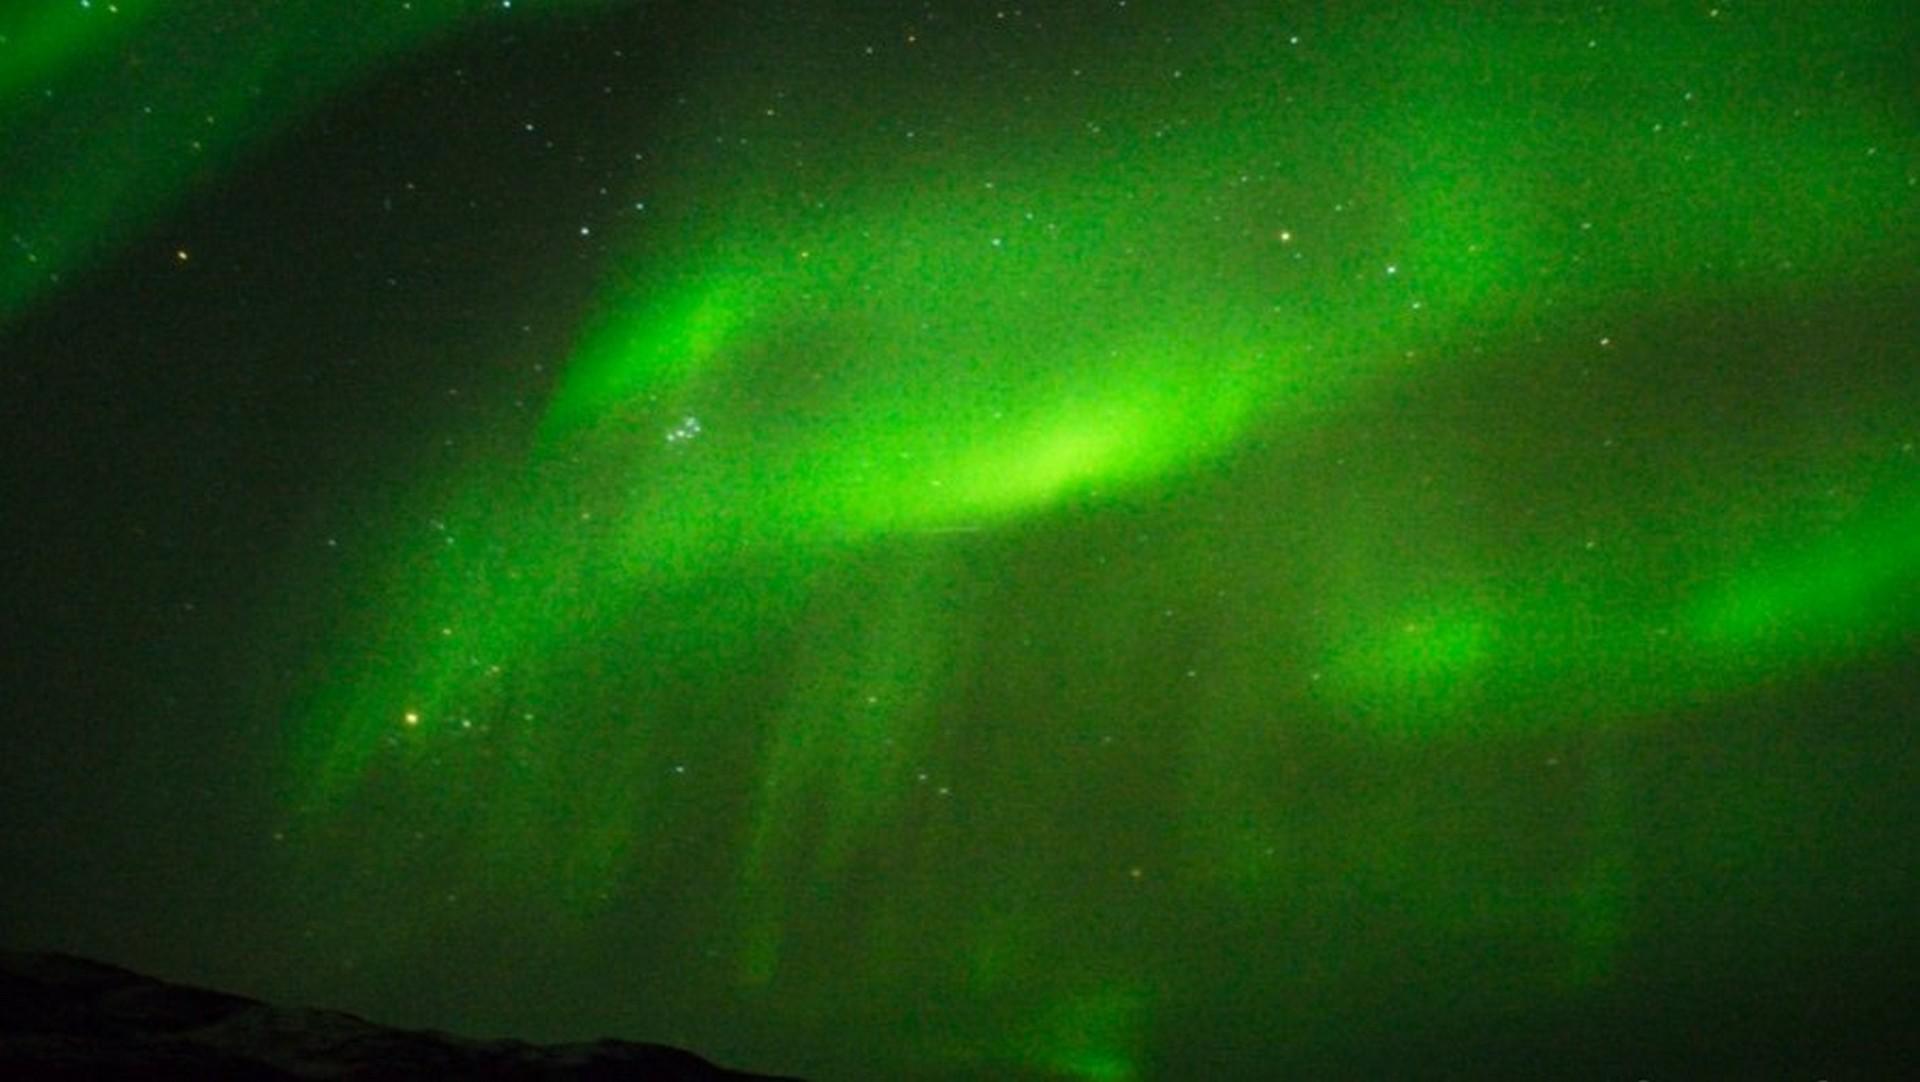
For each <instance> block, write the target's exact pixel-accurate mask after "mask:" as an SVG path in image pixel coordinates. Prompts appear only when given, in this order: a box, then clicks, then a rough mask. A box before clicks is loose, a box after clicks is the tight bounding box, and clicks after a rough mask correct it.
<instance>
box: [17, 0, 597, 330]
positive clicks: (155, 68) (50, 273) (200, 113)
mask: <svg viewBox="0 0 1920 1082" xmlns="http://www.w3.org/2000/svg"><path fill="white" fill-rule="evenodd" d="M606 2H607V0H559V2H555V0H546V2H543V3H540V4H527V5H525V6H526V7H527V8H528V9H530V10H528V11H525V12H520V11H507V10H504V9H502V8H501V7H500V6H499V5H497V4H496V5H482V4H474V3H469V2H466V0H413V2H411V3H404V4H402V3H379V4H369V5H362V6H360V7H356V8H355V9H354V11H353V13H352V14H351V15H344V14H343V13H342V11H341V9H340V5H339V4H338V3H336V2H334V0H292V2H288V3H281V4H277V5H276V10H275V12H274V15H273V17H272V18H265V17H255V13H249V12H247V11H245V10H239V11H236V8H235V5H234V4H232V3H228V2H226V0H173V2H169V3H167V4H164V5H161V4H156V3H154V2H153V0H114V2H112V3H109V2H108V0H99V2H98V3H93V4H91V5H89V6H85V7H83V6H81V5H80V4H78V3H68V2H66V0H60V2H58V3H56V2H54V0H30V2H29V3H26V4H24V5H17V6H16V9H15V10H12V11H10V13H8V14H5V15H0V136H3V137H4V138H5V139H6V140H7V142H8V144H9V147H10V149H9V166H8V168H7V169H6V170H5V171H4V173H3V174H0V205H4V206H7V207H8V208H9V209H10V214H9V220H8V221H7V223H6V227H7V229H8V230H9V231H10V233H11V235H10V236H9V237H0V241H5V242H6V243H7V245H8V247H7V250H6V251H5V253H4V255H0V326H4V324H6V323H7V322H9V321H11V320H12V319H14V318H15V317H16V316H18V315H19V314H20V313H21V312H22V311H23V310H24V309H25V307H26V306H27V305H28V304H29V303H30V302H32V301H33V300H34V299H35V298H36V297H38V296H40V295H41V294H43V293H46V292H48V291H49V290H51V289H52V288H54V287H56V286H58V285H59V284H60V283H61V282H62V281H64V280H66V279H68V278H69V277H71V276H72V275H73V274H75V273H76V272H79V271H81V270H84V269H85V268H86V267H87V266H88V265H89V264H90V263H91V262H92V261H93V260H95V259H96V258H98V257H100V256H101V255H103V254H105V253H108V252H111V251H113V250H114V249H115V247H116V246H118V245H121V244H124V243H127V242H129V241H132V240H135V239H137V238H138V237H139V236H140V231H141V230H142V228H143V227H145V226H147V225H148V224H149V223H150V222H151V221H152V220H153V219H154V218H155V217H157V216H158V215H159V214H160V213H161V212H162V211H164V210H165V209H166V208H168V207H169V206H171V205H173V204H174V203H176V202H177V201H178V200H179V199H180V197H181V196H182V195H183V193H185V192H186V191H188V190H190V189H192V188H194V187H197V186H201V185H204V184H206V183H208V182H209V181H211V180H212V179H213V178H215V177H217V176H219V175H220V174H221V173H222V172H223V171H225V170H226V169H228V168H229V167H231V166H232V165H233V164H234V163H235V162H237V161H239V160H240V159H241V158H242V157H243V156H244V155H245V154H246V153H248V152H250V151H253V150H256V149H257V148H259V147H260V146H261V145H263V144H265V143H267V142H269V141H270V140H272V139H273V138H274V137H276V136H278V135H280V134H282V133H284V132H285V131H286V130H287V129H289V128H290V127H292V126H293V125H294V123H295V122H297V121H298V120H299V119H300V118H301V117H303V116H305V115H306V114H308V113H310V112H312V111H313V110H314V109H316V108H317V107H318V106H319V105H321V104H322V103H323V102H325V101H326V100H327V99H328V98H329V97H330V96H332V95H334V94H337V93H338V92H340V91H341V90H342V89H344V88H346V87H348V86H349V85H351V84H352V83H354V82H355V81H357V80H360V79H362V78H364V77H366V76H367V75H368V74H369V73H371V72H374V71H377V70H378V69H379V68H380V67H381V66H383V65H386V64H390V63H392V62H393V61H394V60H395V59H397V58H399V57H401V56H404V55H406V54H407V53H409V52H411V51H413V50H417V49H419V48H420V47H421V46H423V45H425V44H427V43H430V42H432V41H435V40H438V39H443V38H445V37H447V36H449V35H450V34H451V33H452V32H453V31H455V30H458V29H461V28H463V27H470V26H472V25H475V24H476V23H479V22H483V21H485V20H489V19H512V20H513V21H514V23H515V25H531V26H537V25H539V23H540V21H541V20H543V19H546V18H551V17H552V16H553V15H555V14H556V13H559V12H563V11H565V10H568V9H569V8H578V7H582V6H589V7H590V6H594V5H598V4H604V3H606ZM156 247H157V249H158V250H157V251H156V253H155V255H156V262H160V261H161V260H168V259H172V258H173V257H174V246H173V245H171V244H165V245H164V246H156ZM188 252H189V255H191V250H190V249H189V250H188ZM163 265H164V264H163Z"/></svg>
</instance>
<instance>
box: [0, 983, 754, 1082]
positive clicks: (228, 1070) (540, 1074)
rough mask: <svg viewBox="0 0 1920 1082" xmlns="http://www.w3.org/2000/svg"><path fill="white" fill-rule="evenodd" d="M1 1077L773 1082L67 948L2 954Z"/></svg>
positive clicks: (654, 1051) (600, 1045) (631, 1047)
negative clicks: (311, 1000)
mask: <svg viewBox="0 0 1920 1082" xmlns="http://www.w3.org/2000/svg"><path fill="white" fill-rule="evenodd" d="M0 1078H7V1079H16V1078H17V1079H83V1078H84V1079H186V1078H193V1079H232V1080H238V1082H279V1080H290V1079H302V1080H315V1079H351V1080H354V1082H373V1080H382V1079H403V1078H404V1079H418V1078H448V1079H488V1080H522V1079H524V1080H529V1082H532V1080H542V1082H545V1080H562V1079H564V1080H569V1082H589V1080H592V1082H600V1080H605V1082H614V1080H620V1082H752V1080H756V1079H757V1080H761V1082H768V1080H769V1078H770V1076H767V1075H752V1074H744V1073H741V1072H738V1071H729V1070H726V1069H725V1068H722V1067H716V1066H714V1065H713V1064H711V1063H708V1062H707V1061H706V1060H703V1059H701V1058H700V1057H699V1056H696V1055H694V1054H693V1053H691V1052H684V1051H681V1050H680V1049H677V1048H668V1047H666V1046H664V1045H654V1044H636V1043H633V1042H629V1041H612V1040H602V1041H595V1042H592V1043H588V1044H557V1045H537V1044H529V1043H527V1042H525V1041H516V1040H469V1039H467V1038H462V1037H455V1036H451V1035H448V1034H445V1033H437V1032H431V1031H412V1030H401V1029H392V1028H389V1027H387V1026H381V1025H376V1024H375V1023H372V1022H369V1021H367V1020H365V1019H363V1018H357V1017H355V1016H354V1015H351V1014H345V1013H342V1012H340V1011H326V1010H311V1009H299V1008H293V1009H289V1008H283V1007H275V1006H272V1005H270V1004H266V1003H262V1002H260V1001H259V1000H255V999H248V998H246V997H245V996H236V995H229V994H227V993H224V992H214V991H209V990H207V989H204V988H192V987H188V986H186V985H179V984H170V983H168V982H166V981H161V980H156V979H154V978H152V977H146V976H142V975H140V974H138V973H134V972H131V971H129V970H125V969H121V968H118V967H116V966H110V965H106V964H104V963H100V962H95V961H90V960H88V959H85V958H76V957H73V956H72V955H66V954H56V953H40V954H28V953H19V952H14V951H0Z"/></svg>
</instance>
